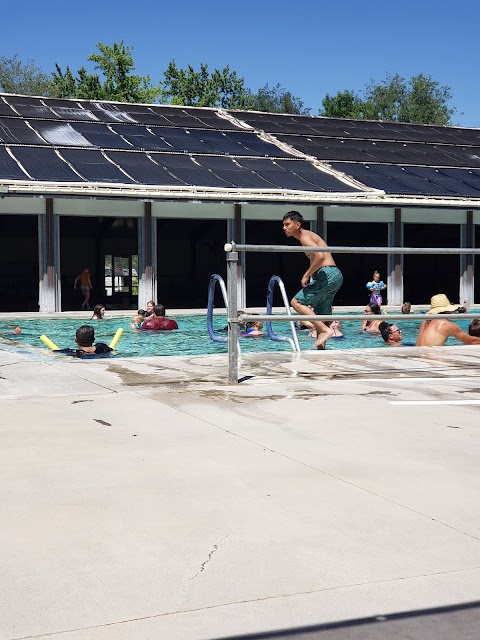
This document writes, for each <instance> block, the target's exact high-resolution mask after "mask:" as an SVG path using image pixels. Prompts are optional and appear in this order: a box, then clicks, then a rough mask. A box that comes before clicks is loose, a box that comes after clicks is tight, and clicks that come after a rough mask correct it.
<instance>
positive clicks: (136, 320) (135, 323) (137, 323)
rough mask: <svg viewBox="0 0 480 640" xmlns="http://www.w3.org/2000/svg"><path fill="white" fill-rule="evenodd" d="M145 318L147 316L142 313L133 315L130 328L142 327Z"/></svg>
mask: <svg viewBox="0 0 480 640" xmlns="http://www.w3.org/2000/svg"><path fill="white" fill-rule="evenodd" d="M144 320H145V316H142V315H141V314H138V315H136V316H133V318H132V322H131V324H130V329H141V327H142V324H143V321H144Z"/></svg>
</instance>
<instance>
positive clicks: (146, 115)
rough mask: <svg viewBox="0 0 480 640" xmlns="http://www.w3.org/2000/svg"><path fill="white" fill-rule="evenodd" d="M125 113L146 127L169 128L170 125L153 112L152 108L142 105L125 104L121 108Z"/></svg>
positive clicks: (162, 117)
mask: <svg viewBox="0 0 480 640" xmlns="http://www.w3.org/2000/svg"><path fill="white" fill-rule="evenodd" d="M123 109H124V111H125V113H127V114H128V115H129V116H130V117H131V118H132V119H133V120H134V121H135V122H138V123H140V124H146V125H150V124H151V125H157V126H163V127H165V126H168V127H171V126H172V123H171V122H170V121H169V120H167V118H165V117H164V116H162V115H160V114H159V113H157V112H154V111H153V110H152V108H150V107H147V106H144V105H136V104H126V105H125V106H124V107H123Z"/></svg>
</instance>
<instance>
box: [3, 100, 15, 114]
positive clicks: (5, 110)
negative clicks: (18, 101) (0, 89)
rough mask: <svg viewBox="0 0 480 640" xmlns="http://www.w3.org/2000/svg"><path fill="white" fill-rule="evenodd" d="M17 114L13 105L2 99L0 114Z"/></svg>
mask: <svg viewBox="0 0 480 640" xmlns="http://www.w3.org/2000/svg"><path fill="white" fill-rule="evenodd" d="M15 115H17V114H16V113H15V111H14V110H13V109H12V107H11V106H10V105H9V104H7V103H6V102H4V101H3V100H0V116H15Z"/></svg>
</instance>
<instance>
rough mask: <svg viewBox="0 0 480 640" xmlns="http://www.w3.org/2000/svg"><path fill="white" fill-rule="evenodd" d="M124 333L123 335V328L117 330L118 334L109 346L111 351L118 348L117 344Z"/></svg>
mask: <svg viewBox="0 0 480 640" xmlns="http://www.w3.org/2000/svg"><path fill="white" fill-rule="evenodd" d="M122 333H123V329H122V328H121V327H120V328H119V329H117V333H116V334H115V335H114V336H113V340H112V341H111V342H110V344H109V345H108V346H109V347H110V349H115V347H116V346H117V342H118V341H119V340H120V338H121V337H122Z"/></svg>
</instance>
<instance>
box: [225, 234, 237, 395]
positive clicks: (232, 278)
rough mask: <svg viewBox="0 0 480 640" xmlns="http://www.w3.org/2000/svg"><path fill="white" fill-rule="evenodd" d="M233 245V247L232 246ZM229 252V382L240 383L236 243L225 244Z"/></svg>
mask: <svg viewBox="0 0 480 640" xmlns="http://www.w3.org/2000/svg"><path fill="white" fill-rule="evenodd" d="M230 247H231V248H230ZM225 249H226V250H228V253H227V290H228V384H238V377H239V371H238V306H237V282H238V281H237V268H238V252H237V251H236V250H235V243H234V242H232V243H231V245H225Z"/></svg>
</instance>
